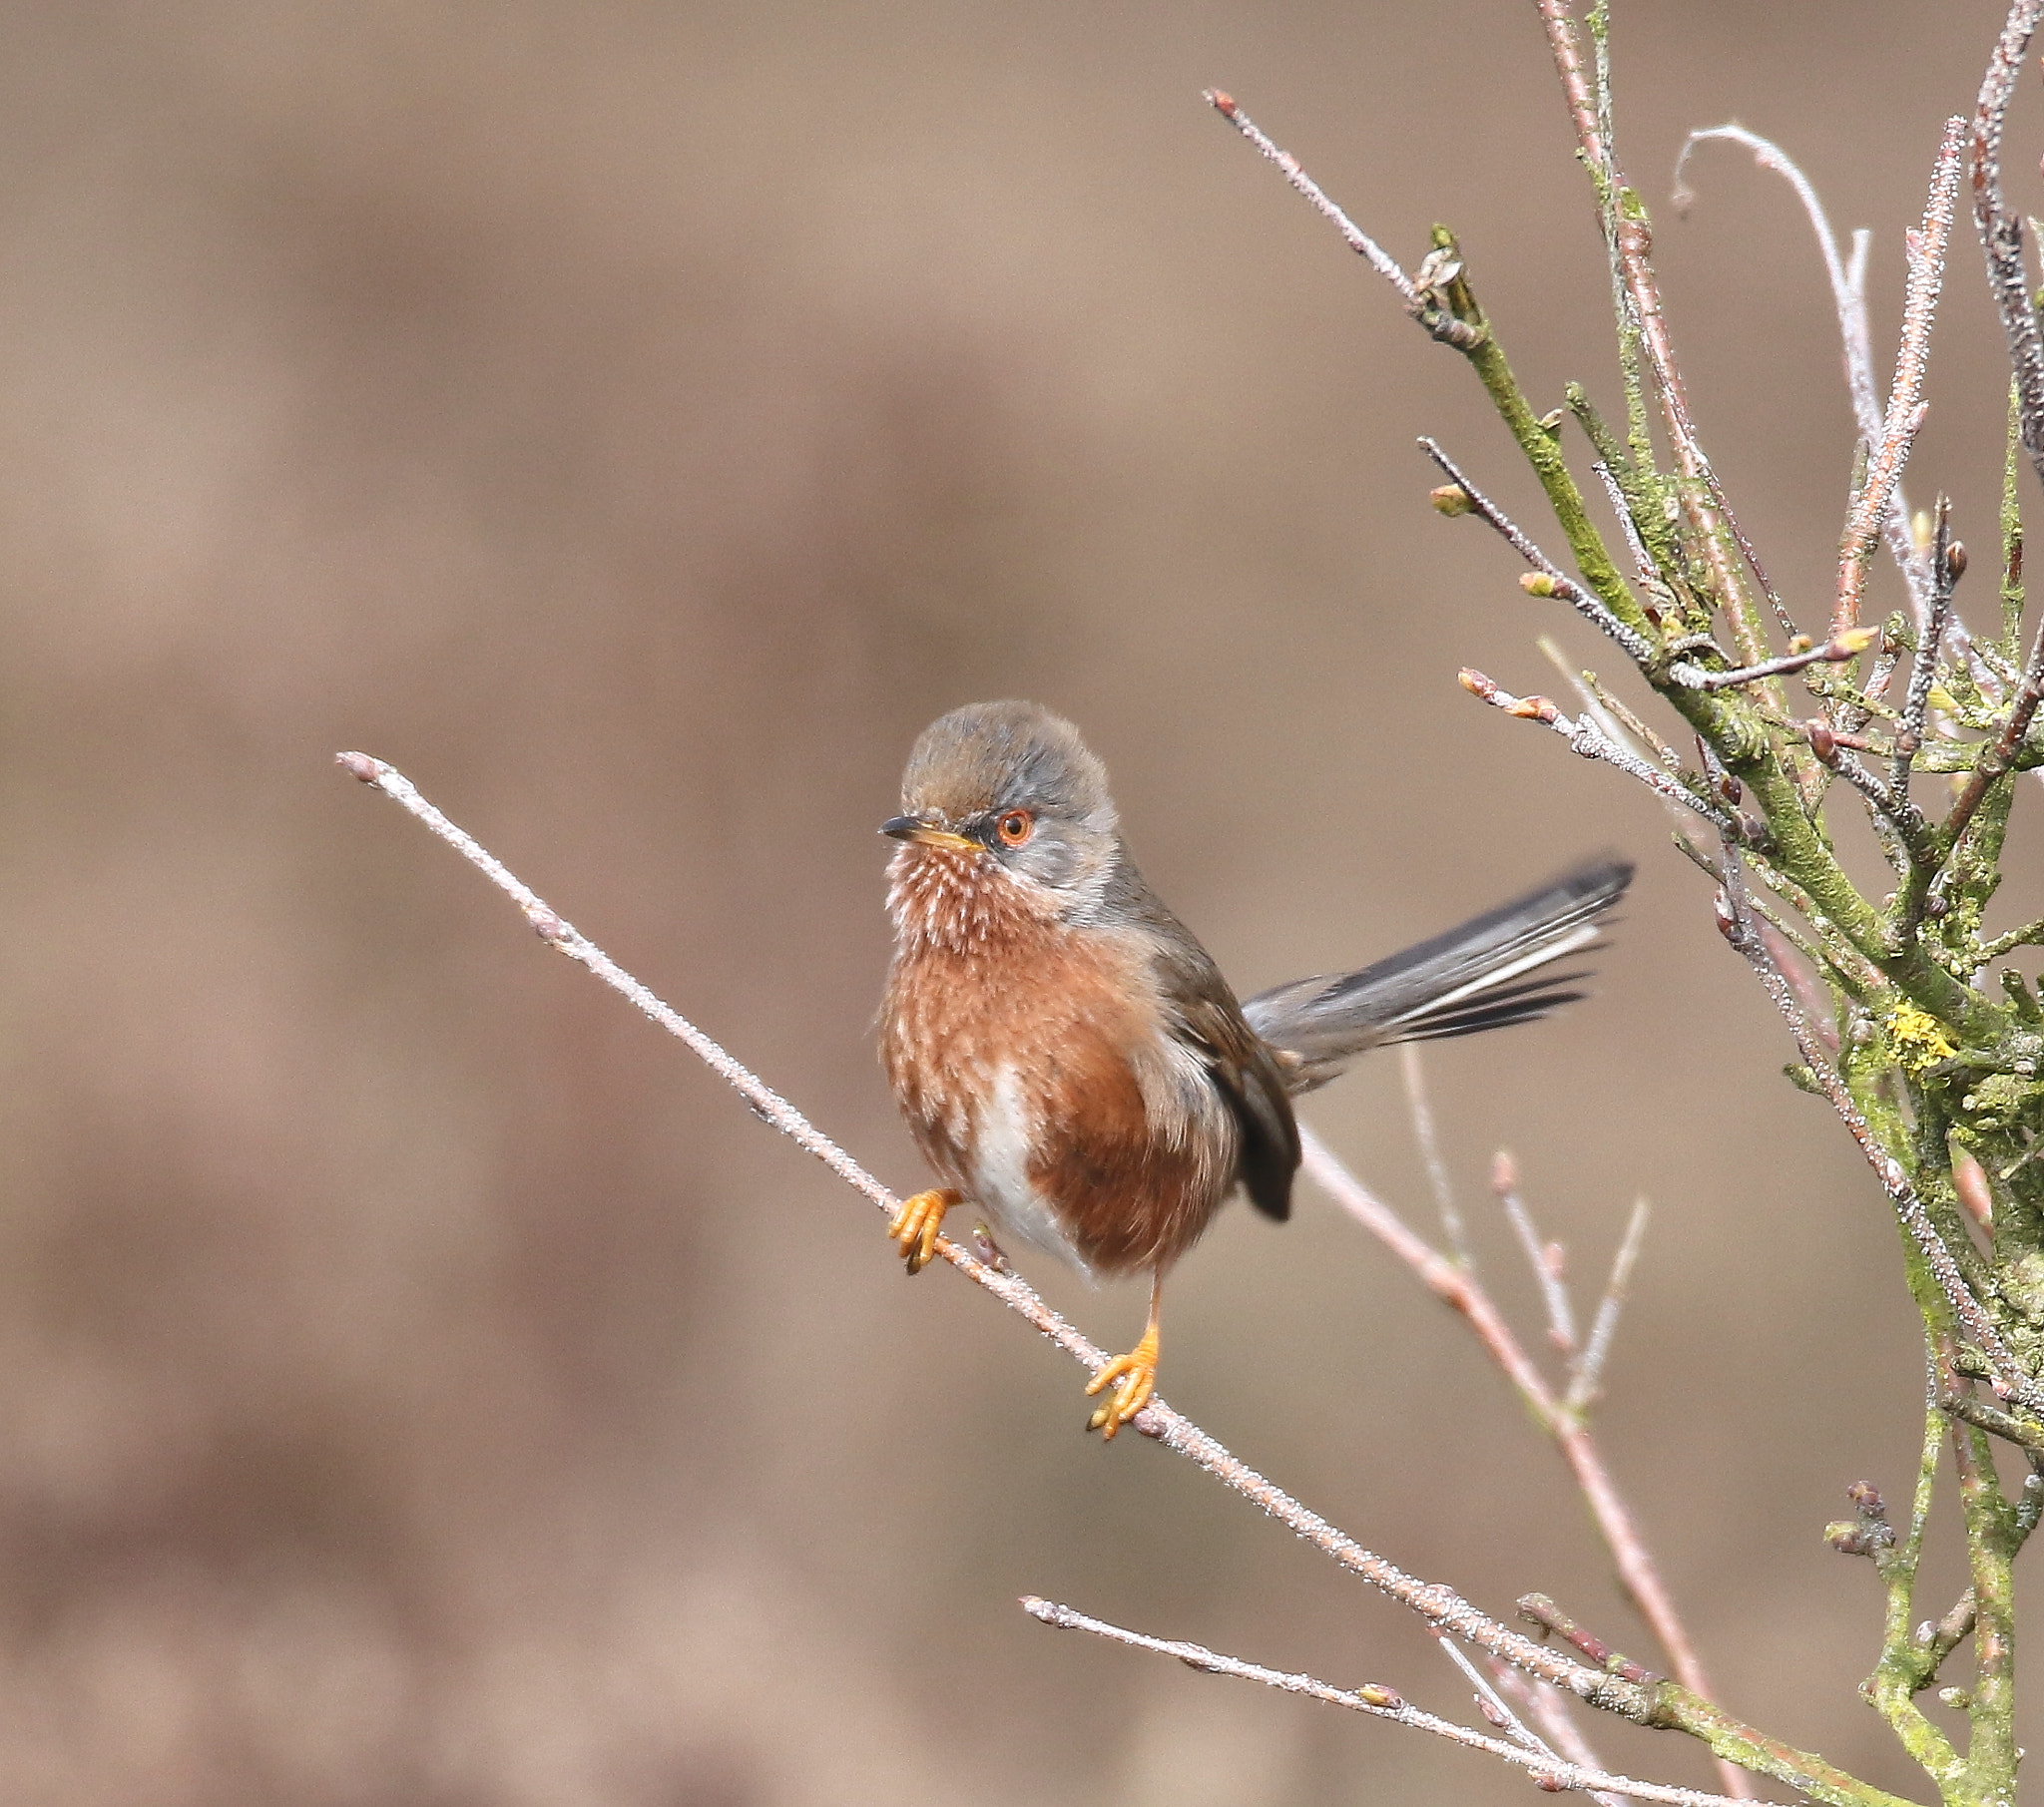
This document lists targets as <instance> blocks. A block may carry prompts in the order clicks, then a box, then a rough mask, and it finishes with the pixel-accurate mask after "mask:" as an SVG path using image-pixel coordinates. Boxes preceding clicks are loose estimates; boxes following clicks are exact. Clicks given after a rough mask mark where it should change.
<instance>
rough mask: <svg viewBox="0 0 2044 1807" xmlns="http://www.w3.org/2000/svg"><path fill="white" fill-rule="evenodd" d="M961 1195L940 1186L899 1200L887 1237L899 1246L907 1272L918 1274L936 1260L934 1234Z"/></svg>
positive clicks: (947, 1187)
mask: <svg viewBox="0 0 2044 1807" xmlns="http://www.w3.org/2000/svg"><path fill="white" fill-rule="evenodd" d="M963 1196H964V1194H963V1193H961V1192H955V1191H953V1190H952V1189H951V1188H950V1187H949V1186H939V1187H936V1188H935V1189H934V1190H931V1191H927V1192H918V1193H916V1195H915V1196H914V1197H913V1198H904V1199H903V1200H902V1201H901V1208H900V1209H899V1210H898V1211H896V1212H895V1213H894V1220H893V1222H891V1223H889V1224H888V1225H887V1234H888V1235H889V1236H891V1237H893V1239H894V1240H895V1241H896V1242H898V1243H900V1244H901V1252H902V1254H903V1255H904V1256H906V1257H907V1260H908V1271H909V1272H910V1273H920V1272H921V1271H922V1270H923V1269H924V1268H925V1267H927V1266H928V1265H929V1264H930V1262H931V1261H933V1260H934V1259H935V1258H936V1253H937V1231H938V1230H939V1229H940V1228H942V1227H943V1222H944V1213H945V1212H946V1211H948V1210H949V1209H950V1208H951V1207H952V1206H953V1205H954V1204H956V1203H957V1202H958V1201H959V1199H960V1198H962V1197H963Z"/></svg>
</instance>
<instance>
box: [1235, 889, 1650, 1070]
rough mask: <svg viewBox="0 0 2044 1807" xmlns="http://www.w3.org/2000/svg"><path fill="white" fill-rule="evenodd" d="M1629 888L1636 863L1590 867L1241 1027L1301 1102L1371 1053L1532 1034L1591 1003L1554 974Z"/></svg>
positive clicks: (1266, 1002)
mask: <svg viewBox="0 0 2044 1807" xmlns="http://www.w3.org/2000/svg"><path fill="white" fill-rule="evenodd" d="M1632 876H1633V868H1632V865H1631V864H1630V862H1628V861H1625V860H1619V859H1611V858H1604V859H1598V860H1593V861H1590V862H1588V863H1586V864H1584V865H1581V866H1578V867H1576V868H1575V869H1574V870H1573V871H1570V872H1567V873H1564V874H1563V875H1562V876H1561V877H1560V878H1557V879H1555V880H1553V881H1552V882H1551V883H1549V884H1545V885H1542V886H1541V887H1540V888H1539V889H1538V890H1537V891H1529V892H1528V893H1527V894H1526V895H1525V896H1524V897H1519V898H1515V899H1513V900H1512V902H1510V903H1508V904H1503V905H1501V906H1500V907H1499V908H1497V909H1495V910H1489V911H1486V912H1485V913H1484V914H1483V915H1481V916H1477V917H1473V918H1471V919H1470V920H1469V921H1468V922H1465V923H1463V924H1462V925H1461V926H1460V927H1459V928H1454V929H1450V930H1449V931H1448V932H1447V933H1446V934H1445V935H1436V936H1435V937H1434V938H1433V939H1432V940H1430V941H1422V942H1420V943H1419V945H1418V946H1416V947H1410V948H1407V949H1405V950H1404V952H1402V953H1398V954H1393V955H1391V956H1390V958H1389V959H1386V960H1379V961H1378V962H1377V963H1376V964H1375V965H1374V966H1366V967H1364V968H1362V970H1361V971H1360V972H1354V973H1342V974H1339V975H1337V976H1334V977H1328V976H1325V975H1321V976H1319V977H1315V978H1310V979H1294V980H1293V981H1292V982H1291V983H1290V984H1289V985H1279V986H1276V987H1274V988H1273V989H1272V990H1270V991H1267V992H1262V993H1260V994H1259V995H1258V996H1256V997H1254V998H1251V999H1250V1000H1248V1002H1246V1003H1245V1004H1244V1005H1243V1015H1244V1016H1245V1017H1247V1018H1248V1019H1249V1023H1250V1027H1251V1028H1252V1029H1254V1030H1255V1031H1256V1032H1257V1034H1258V1035H1260V1036H1262V1037H1263V1039H1264V1040H1265V1041H1266V1042H1268V1043H1270V1044H1271V1045H1272V1047H1274V1048H1276V1049H1278V1051H1279V1053H1280V1055H1281V1056H1283V1057H1285V1058H1284V1060H1283V1066H1284V1068H1285V1071H1286V1076H1287V1080H1288V1082H1289V1085H1290V1089H1291V1091H1292V1092H1293V1093H1300V1092H1310V1091H1312V1090H1313V1089H1314V1088H1315V1087H1318V1086H1324V1085H1325V1084H1326V1083H1327V1082H1328V1081H1329V1080H1331V1079H1332V1078H1334V1076H1335V1075H1336V1074H1338V1073H1340V1072H1341V1071H1342V1069H1343V1068H1345V1067H1346V1066H1347V1065H1348V1063H1349V1062H1350V1061H1352V1060H1353V1059H1354V1058H1355V1057H1356V1056H1357V1055H1359V1054H1361V1053H1362V1052H1363V1051H1364V1050H1366V1049H1370V1048H1376V1047H1381V1046H1382V1045H1383V1044H1385V1043H1388V1042H1422V1041H1435V1040H1439V1039H1440V1038H1442V1037H1446V1036H1466V1035H1475V1034H1477V1033H1478V1032H1479V1031H1481V1030H1486V1029H1501V1028H1504V1027H1505V1026H1506V1025H1508V1024H1512V1023H1530V1022H1533V1021H1535V1020H1536V1019H1538V1018H1540V1017H1544V1016H1546V1015H1547V1013H1548V1012H1549V1011H1551V1010H1556V1009H1558V1008H1559V1007H1560V1006H1562V1005H1564V1004H1572V1003H1574V1002H1575V1001H1576V1000H1577V999H1578V998H1580V997H1581V996H1582V995H1583V994H1582V993H1581V992H1579V991H1572V990H1569V989H1567V988H1568V987H1570V986H1572V985H1574V984H1577V983H1578V982H1580V981H1581V980H1583V979H1586V978H1587V977H1588V976H1589V975H1588V973H1587V972H1586V971H1584V970H1582V969H1577V970H1575V971H1571V972H1560V973H1558V972H1555V971H1554V970H1553V968H1554V965H1555V963H1556V962H1557V961H1563V960H1567V959H1568V958H1569V957H1570V956H1572V955H1574V954H1578V953H1581V952H1582V951H1583V950H1584V949H1586V948H1588V947H1591V946H1592V945H1594V944H1595V943H1596V941H1597V939H1598V936H1599V934H1600V932H1601V930H1602V928H1603V926H1604V925H1603V922H1602V920H1601V919H1602V918H1603V915H1604V912H1605V911H1607V910H1609V909H1610V908H1611V906H1612V905H1613V904H1615V903H1617V902H1618V900H1619V899H1620V898H1621V897H1622V896H1624V895H1625V888H1626V886H1627V885H1629V884H1630V883H1631V882H1632Z"/></svg>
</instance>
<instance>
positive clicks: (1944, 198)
mask: <svg viewBox="0 0 2044 1807" xmlns="http://www.w3.org/2000/svg"><path fill="white" fill-rule="evenodd" d="M1965 136H1966V122H1965V121H1964V120H1962V119H1949V120H1946V121H1945V126H1944V137H1943V138H1942V139H1941V140H1940V141H1939V144H1938V147H1937V162H1936V163H1935V165H1934V166H1933V167H1932V170H1931V176H1930V194H1929V197H1928V199H1927V200H1926V201H1925V202H1924V204H1923V224H1922V225H1921V226H1919V227H1918V228H1917V229H1916V230H1915V231H1913V232H1907V233H1904V234H1903V244H1904V249H1905V251H1906V254H1907V257H1908V265H1909V276H1908V282H1907V284H1906V287H1905V289H1904V298H1903V302H1902V338H1901V343H1900V345H1899V346H1898V347H1897V349H1896V352H1895V380H1894V383H1893V385H1892V386H1891V387H1890V388H1889V390H1888V402H1887V409H1886V411H1885V412H1884V413H1883V415H1882V416H1881V430H1880V437H1879V438H1878V439H1877V440H1875V441H1873V442H1872V443H1870V444H1869V445H1868V447H1867V459H1866V477H1865V481H1864V482H1862V483H1861V484H1860V486H1859V493H1858V495H1857V496H1855V497H1854V498H1853V502H1852V507H1851V510H1850V512H1849V513H1848V514H1847V516H1846V518H1845V533H1844V538H1843V540H1842V542H1841V544H1840V547H1839V554H1838V592H1837V598H1836V600H1835V601H1834V602H1833V603H1832V605H1831V637H1832V638H1833V639H1834V640H1835V639H1836V638H1837V637H1838V636H1839V635H1841V634H1843V633H1845V632H1846V631H1847V630H1849V629H1850V628H1852V627H1854V626H1855V625H1856V624H1857V623H1858V620H1859V602H1860V597H1861V594H1862V593H1863V592H1864V590H1865V588H1866V564H1867V558H1868V555H1869V554H1870V553H1871V552H1872V550H1873V542H1874V537H1875V536H1876V534H1878V533H1879V531H1880V528H1881V523H1882V522H1883V521H1884V520H1885V519H1886V518H1887V514H1888V510H1889V507H1890V505H1891V504H1892V503H1893V501H1894V494H1895V485H1896V484H1897V483H1898V482H1899V481H1900V480H1901V475H1902V466H1903V465H1904V464H1905V463H1907V462H1908V458H1909V449H1910V447H1911V446H1913V445H1914V444H1915V442H1916V432H1917V429H1918V428H1920V427H1921V426H1922V425H1923V417H1924V415H1925V414H1926V413H1928V412H1929V404H1928V403H1926V402H1925V401H1924V400H1923V399H1922V396H1923V375H1924V371H1925V370H1926V369H1927V368H1928V366H1929V362H1930V328H1931V324H1932V322H1933V321H1934V320H1935V318H1936V317H1937V299H1938V295H1939V294H1940V292H1941V291H1942V289H1943V286H1944V263H1945V252H1946V249H1947V247H1948V246H1949V245H1950V243H1951V233H1952V212H1953V209H1954V207H1955V206H1956V204H1957V200H1958V192H1959V164H1960V159H1961V155H1962V153H1963V151H1964V148H1965Z"/></svg>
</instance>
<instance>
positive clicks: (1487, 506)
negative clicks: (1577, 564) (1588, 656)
mask: <svg viewBox="0 0 2044 1807" xmlns="http://www.w3.org/2000/svg"><path fill="white" fill-rule="evenodd" d="M1419 447H1420V450H1421V451H1423V452H1424V453H1425V454H1426V455H1427V456H1428V457H1429V458H1431V459H1432V460H1433V461H1434V463H1435V464H1437V465H1439V466H1440V468H1441V469H1442V471H1444V472H1445V473H1446V474H1447V476H1448V478H1449V480H1450V481H1451V482H1453V484H1454V485H1455V487H1456V488H1457V489H1458V490H1460V491H1461V492H1462V494H1463V495H1464V496H1465V497H1467V498H1468V503H1469V507H1470V509H1471V510H1472V511H1473V512H1474V513H1476V514H1479V515H1481V516H1482V517H1483V519H1484V520H1485V521H1487V522H1488V523H1489V524H1490V525H1491V526H1492V527H1493V528H1495V529H1496V530H1497V531H1498V533H1499V534H1500V535H1502V536H1503V538H1504V539H1505V540H1506V542H1507V543H1508V544H1509V545H1510V546H1511V548H1512V550H1513V551H1514V552H1516V553H1517V554H1518V555H1519V557H1520V558H1522V559H1524V560H1525V561H1526V563H1527V564H1529V565H1531V566H1532V567H1533V568H1534V570H1536V571H1538V572H1539V573H1540V574H1541V576H1543V577H1544V578H1546V579H1547V589H1546V592H1545V594H1547V595H1549V596H1558V597H1560V598H1561V600H1562V601H1563V602H1565V603H1567V604H1568V605H1569V607H1570V608H1571V609H1573V610H1575V612H1576V613H1577V614H1578V615H1580V616H1581V617H1582V618H1583V619H1584V620H1585V621H1587V622H1589V623H1590V624H1591V625H1592V626H1593V627H1595V628H1596V629H1597V630H1598V631H1599V632H1600V633H1603V634H1606V635H1609V636H1610V638H1611V639H1613V640H1615V641H1616V642H1618V644H1619V646H1620V647H1622V648H1623V649H1624V650H1625V652H1626V653H1627V655H1628V656H1630V657H1631V658H1632V659H1633V660H1635V661H1636V662H1638V663H1639V664H1641V665H1646V664H1648V663H1649V662H1651V661H1652V660H1653V658H1654V656H1655V650H1654V646H1653V643H1652V642H1651V641H1649V640H1647V639H1646V637H1645V636H1644V635H1641V634H1637V633H1635V632H1634V631H1633V630H1632V629H1631V628H1629V627H1627V626H1626V625H1625V623H1624V622H1622V621H1620V620H1619V619H1618V617H1617V616H1615V615H1613V614H1612V613H1611V611H1610V610H1609V609H1607V608H1606V607H1605V606H1604V605H1603V604H1602V603H1601V602H1599V601H1598V600H1597V598H1596V597H1594V596H1592V595H1591V594H1590V593H1589V591H1587V590H1585V589H1584V588H1583V587H1582V585H1580V584H1579V583H1577V582H1576V580H1575V579H1574V578H1572V577H1570V576H1569V575H1568V573H1567V572H1565V571H1563V570H1562V568H1561V567H1560V566H1559V565H1557V564H1556V563H1555V562H1554V561H1553V560H1552V559H1550V558H1549V557H1548V556H1547V554H1546V553H1544V552H1542V551H1541V550H1540V548H1539V547H1538V546H1537V545H1535V544H1534V542H1533V539H1532V537H1531V536H1530V535H1529V534H1527V533H1526V531H1525V530H1524V529H1523V528H1521V527H1520V526H1519V525H1518V523H1517V522H1515V521H1514V520H1513V519H1512V518H1511V517H1510V516H1509V515H1507V514H1506V513H1505V512H1504V510H1503V509H1501V508H1499V507H1498V506H1497V504H1496V503H1494V502H1493V501H1491V499H1490V498H1489V497H1488V496H1486V495H1485V494H1484V493H1483V492H1482V491H1481V490H1480V489H1478V488H1477V487H1476V485H1475V484H1473V483H1471V482H1470V481H1469V479H1468V478H1467V477H1465V476H1464V475H1463V474H1462V472H1461V470H1460V468H1459V467H1458V466H1457V465H1456V463H1455V461H1454V460H1453V459H1452V458H1450V457H1449V456H1448V455H1447V453H1446V452H1444V451H1442V450H1441V448H1440V446H1439V445H1438V444H1437V443H1436V442H1435V441H1434V440H1431V439H1428V438H1426V437H1424V436H1423V435H1422V436H1421V438H1420V441H1419ZM1619 518H1620V519H1621V520H1625V519H1628V517H1627V516H1626V515H1625V514H1624V513H1623V511H1621V513H1620V517H1619Z"/></svg>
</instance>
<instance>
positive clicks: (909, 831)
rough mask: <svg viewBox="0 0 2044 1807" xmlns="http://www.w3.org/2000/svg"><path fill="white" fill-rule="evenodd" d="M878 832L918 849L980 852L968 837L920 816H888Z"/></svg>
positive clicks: (975, 843) (978, 845)
mask: <svg viewBox="0 0 2044 1807" xmlns="http://www.w3.org/2000/svg"><path fill="white" fill-rule="evenodd" d="M880 832H881V833H882V834H885V835H890V836H891V837H892V838H893V839H895V840H897V841H913V842H914V843H915V844H916V845H917V846H918V847H948V848H950V849H951V851H952V852H953V853H978V852H980V851H981V848H980V844H979V843H978V842H977V841H975V840H973V839H972V838H971V837H970V836H969V835H963V834H953V833H952V832H951V831H950V829H948V828H939V827H937V826H935V825H934V824H933V823H930V822H925V821H924V820H923V819H922V817H921V816H915V815H895V816H889V817H888V818H887V819H886V820H885V821H884V822H882V823H881V824H880Z"/></svg>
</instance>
